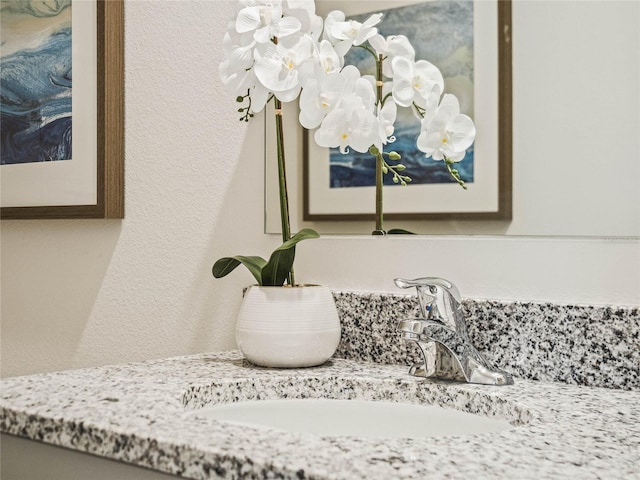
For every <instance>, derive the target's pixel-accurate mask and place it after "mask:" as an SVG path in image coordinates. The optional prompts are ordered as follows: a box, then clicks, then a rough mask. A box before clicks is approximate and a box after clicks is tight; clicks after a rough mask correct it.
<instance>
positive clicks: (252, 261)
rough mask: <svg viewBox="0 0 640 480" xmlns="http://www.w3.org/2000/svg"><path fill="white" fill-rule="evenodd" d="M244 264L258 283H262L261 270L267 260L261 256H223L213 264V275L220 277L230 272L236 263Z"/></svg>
mask: <svg viewBox="0 0 640 480" xmlns="http://www.w3.org/2000/svg"><path fill="white" fill-rule="evenodd" d="M240 264H242V265H244V266H245V267H247V269H248V270H249V271H250V272H251V274H252V275H253V276H254V278H255V279H256V281H257V282H258V285H262V270H263V268H264V267H265V265H266V264H267V261H266V260H265V259H264V258H262V257H255V256H249V257H247V256H244V255H236V256H235V257H224V258H221V259H219V260H218V261H217V262H216V263H214V264H213V269H212V272H213V276H214V277H216V278H222V277H224V276H226V275H228V274H229V273H231V272H232V271H233V270H235V268H236V267H237V266H238V265H240Z"/></svg>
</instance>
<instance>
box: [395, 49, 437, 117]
mask: <svg viewBox="0 0 640 480" xmlns="http://www.w3.org/2000/svg"><path fill="white" fill-rule="evenodd" d="M391 67H392V68H393V73H394V75H393V99H394V100H395V102H396V103H397V104H398V105H400V106H401V107H410V106H411V105H412V104H413V103H416V104H417V105H419V106H421V107H424V106H425V105H426V102H427V99H428V98H429V96H430V95H431V94H432V93H436V94H438V95H440V94H441V93H442V91H443V90H444V79H443V78H442V73H440V70H438V68H437V67H436V66H435V65H433V64H432V63H430V62H428V61H426V60H418V61H417V62H413V61H411V60H409V59H407V58H405V57H401V56H397V57H395V58H394V59H393V60H392V61H391Z"/></svg>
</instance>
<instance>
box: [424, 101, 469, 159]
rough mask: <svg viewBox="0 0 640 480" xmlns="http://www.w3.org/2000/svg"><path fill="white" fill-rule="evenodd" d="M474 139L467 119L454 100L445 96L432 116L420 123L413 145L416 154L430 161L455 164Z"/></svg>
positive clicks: (462, 156)
mask: <svg viewBox="0 0 640 480" xmlns="http://www.w3.org/2000/svg"><path fill="white" fill-rule="evenodd" d="M475 135H476V128H475V125H474V124H473V121H472V120H471V119H470V118H469V117H468V116H467V115H464V114H462V113H460V105H459V103H458V99H457V98H456V97H455V96H453V95H450V94H447V95H444V96H443V97H442V101H441V102H440V105H439V106H438V108H437V110H436V111H435V113H434V114H433V116H432V117H431V118H425V119H424V120H423V121H422V125H421V132H420V135H419V136H418V140H417V143H416V144H417V147H418V150H420V151H421V152H424V153H425V154H426V156H427V157H431V158H433V159H434V160H444V159H448V160H449V161H451V162H459V161H460V160H462V159H463V158H464V155H465V152H466V150H467V148H469V147H470V146H471V144H472V143H473V141H474V139H475Z"/></svg>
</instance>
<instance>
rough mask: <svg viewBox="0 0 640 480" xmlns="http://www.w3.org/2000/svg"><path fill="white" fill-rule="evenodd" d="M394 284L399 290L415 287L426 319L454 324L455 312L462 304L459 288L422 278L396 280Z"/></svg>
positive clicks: (432, 279) (451, 284)
mask: <svg viewBox="0 0 640 480" xmlns="http://www.w3.org/2000/svg"><path fill="white" fill-rule="evenodd" d="M394 283H395V284H396V286H397V287H399V288H411V287H415V288H416V289H417V291H418V302H419V303H420V313H421V315H423V316H424V318H429V319H439V320H445V322H446V323H450V324H454V319H453V318H451V317H453V316H454V314H455V311H456V310H458V308H459V307H460V305H461V304H462V297H461V296H460V292H459V291H458V288H457V287H456V286H455V285H454V284H453V283H451V282H450V281H449V280H445V279H444V278H438V277H421V278H414V279H413V280H409V279H405V278H396V279H395V280H394Z"/></svg>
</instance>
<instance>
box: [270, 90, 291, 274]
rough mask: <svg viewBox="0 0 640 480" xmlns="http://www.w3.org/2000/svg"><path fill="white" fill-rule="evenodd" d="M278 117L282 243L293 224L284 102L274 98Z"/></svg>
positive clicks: (289, 236)
mask: <svg viewBox="0 0 640 480" xmlns="http://www.w3.org/2000/svg"><path fill="white" fill-rule="evenodd" d="M274 107H275V115H276V141H277V145H278V186H279V191H280V221H281V224H282V243H284V242H286V241H287V240H289V239H290V238H291V224H290V222H289V195H288V192H287V171H286V168H285V158H284V128H283V125H282V102H281V101H280V100H278V99H277V98H274ZM287 283H288V284H289V285H294V284H295V275H294V273H293V265H292V266H291V270H290V271H289V275H288V278H287Z"/></svg>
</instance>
